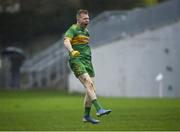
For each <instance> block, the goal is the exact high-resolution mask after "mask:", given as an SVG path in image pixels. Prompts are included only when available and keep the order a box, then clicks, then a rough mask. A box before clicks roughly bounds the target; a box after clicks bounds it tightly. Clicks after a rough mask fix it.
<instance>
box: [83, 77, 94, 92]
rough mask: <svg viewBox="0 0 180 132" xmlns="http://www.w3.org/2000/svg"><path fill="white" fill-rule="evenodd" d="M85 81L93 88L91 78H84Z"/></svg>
mask: <svg viewBox="0 0 180 132" xmlns="http://www.w3.org/2000/svg"><path fill="white" fill-rule="evenodd" d="M84 82H85V84H86V85H87V87H88V88H90V89H93V82H92V80H91V79H89V78H84Z"/></svg>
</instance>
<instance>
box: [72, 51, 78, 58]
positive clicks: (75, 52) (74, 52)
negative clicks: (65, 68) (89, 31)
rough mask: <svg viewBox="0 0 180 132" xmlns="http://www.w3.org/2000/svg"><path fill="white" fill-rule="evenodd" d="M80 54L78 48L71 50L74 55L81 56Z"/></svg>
mask: <svg viewBox="0 0 180 132" xmlns="http://www.w3.org/2000/svg"><path fill="white" fill-rule="evenodd" d="M79 55H80V52H79V51H77V50H72V51H71V56H72V57H77V56H79Z"/></svg>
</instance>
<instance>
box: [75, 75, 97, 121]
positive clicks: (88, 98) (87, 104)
mask: <svg viewBox="0 0 180 132" xmlns="http://www.w3.org/2000/svg"><path fill="white" fill-rule="evenodd" d="M86 74H87V73H85V75H84V74H83V75H81V76H79V80H80V81H81V83H82V84H83V85H84V87H85V88H86V95H85V98H84V117H83V121H84V122H91V123H93V124H97V123H99V122H100V121H99V120H96V119H93V118H92V117H91V116H90V111H91V106H92V98H93V99H96V95H95V93H94V92H93V91H94V90H93V88H91V86H90V85H89V84H88V83H87V81H85V80H86V79H87V77H86ZM87 75H88V74H87ZM89 79H90V78H89ZM90 80H91V79H90Z"/></svg>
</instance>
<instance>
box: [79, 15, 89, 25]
mask: <svg viewBox="0 0 180 132" xmlns="http://www.w3.org/2000/svg"><path fill="white" fill-rule="evenodd" d="M78 23H79V24H80V25H82V26H83V27H87V25H88V24H89V15H88V14H81V15H80V17H79V19H78Z"/></svg>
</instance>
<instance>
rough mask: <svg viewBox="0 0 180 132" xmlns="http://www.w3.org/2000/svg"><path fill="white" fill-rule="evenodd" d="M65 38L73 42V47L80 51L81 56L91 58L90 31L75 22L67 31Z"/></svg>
mask: <svg viewBox="0 0 180 132" xmlns="http://www.w3.org/2000/svg"><path fill="white" fill-rule="evenodd" d="M65 38H68V39H69V40H70V42H71V45H72V48H73V49H74V50H77V51H79V52H80V57H85V58H89V57H90V58H91V49H90V47H89V44H88V43H89V32H88V30H87V29H86V28H83V27H81V26H80V25H79V24H73V25H72V26H71V27H70V28H69V29H68V30H67V31H66V33H65Z"/></svg>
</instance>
